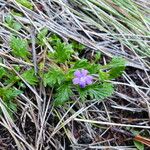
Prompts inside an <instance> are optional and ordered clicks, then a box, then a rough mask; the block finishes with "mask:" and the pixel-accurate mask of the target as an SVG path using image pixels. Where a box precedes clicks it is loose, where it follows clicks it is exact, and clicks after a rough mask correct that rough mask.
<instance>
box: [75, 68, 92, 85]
mask: <svg viewBox="0 0 150 150" xmlns="http://www.w3.org/2000/svg"><path fill="white" fill-rule="evenodd" d="M74 76H75V78H74V79H73V84H75V85H76V84H78V85H80V87H81V88H84V87H85V86H86V85H90V84H92V83H93V77H92V76H91V75H88V71H87V70H85V69H81V70H77V71H75V73H74Z"/></svg>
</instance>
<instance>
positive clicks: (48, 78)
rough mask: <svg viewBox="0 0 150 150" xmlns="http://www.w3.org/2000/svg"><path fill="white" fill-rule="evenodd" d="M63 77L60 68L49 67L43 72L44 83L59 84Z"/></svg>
mask: <svg viewBox="0 0 150 150" xmlns="http://www.w3.org/2000/svg"><path fill="white" fill-rule="evenodd" d="M64 79H65V75H64V72H63V71H62V70H61V68H58V67H56V68H54V67H53V68H50V70H49V71H48V72H47V73H46V74H44V85H45V86H47V85H49V86H54V85H60V84H61V83H62V82H63V81H64Z"/></svg>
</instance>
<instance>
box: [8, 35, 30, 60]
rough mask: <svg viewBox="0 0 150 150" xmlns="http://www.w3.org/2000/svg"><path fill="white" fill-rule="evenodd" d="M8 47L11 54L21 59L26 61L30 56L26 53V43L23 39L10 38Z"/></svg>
mask: <svg viewBox="0 0 150 150" xmlns="http://www.w3.org/2000/svg"><path fill="white" fill-rule="evenodd" d="M10 47H11V49H12V54H13V55H14V56H17V57H21V58H23V59H27V58H28V56H30V53H29V51H28V48H29V46H28V42H27V41H26V40H24V39H21V38H18V37H14V36H13V37H12V38H11V40H10Z"/></svg>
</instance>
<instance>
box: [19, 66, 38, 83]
mask: <svg viewBox="0 0 150 150" xmlns="http://www.w3.org/2000/svg"><path fill="white" fill-rule="evenodd" d="M21 76H22V77H23V79H24V80H26V82H28V83H29V84H30V85H37V83H38V79H37V77H36V75H35V72H34V70H33V69H30V70H27V71H25V72H24V73H23V74H22V75H21Z"/></svg>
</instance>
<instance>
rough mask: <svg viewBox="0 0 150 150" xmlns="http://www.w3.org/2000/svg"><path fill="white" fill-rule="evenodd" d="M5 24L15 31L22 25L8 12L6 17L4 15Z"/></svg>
mask: <svg viewBox="0 0 150 150" xmlns="http://www.w3.org/2000/svg"><path fill="white" fill-rule="evenodd" d="M5 24H6V26H8V27H10V28H12V29H14V30H16V31H19V30H20V29H21V28H22V25H21V24H20V23H19V22H17V21H16V20H15V19H14V17H13V16H12V15H10V14H8V15H7V16H6V17H5Z"/></svg>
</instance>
